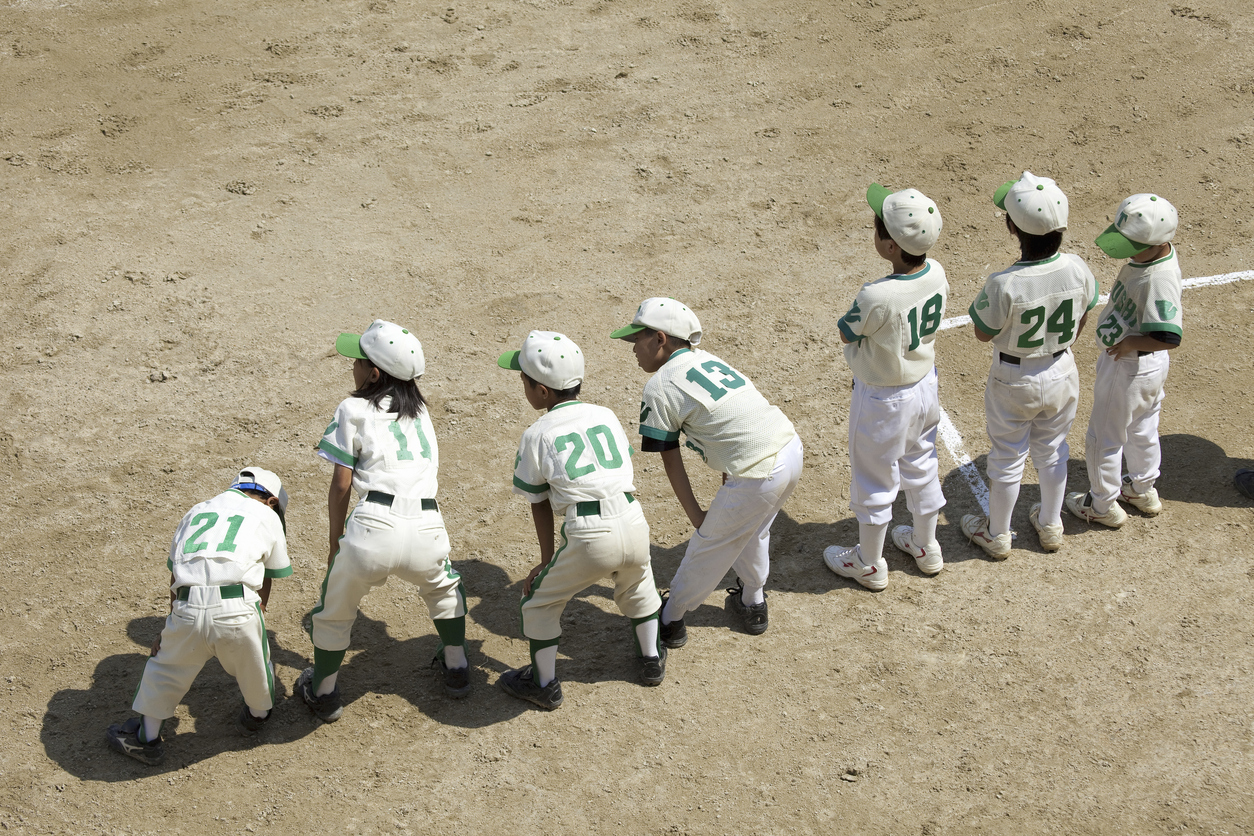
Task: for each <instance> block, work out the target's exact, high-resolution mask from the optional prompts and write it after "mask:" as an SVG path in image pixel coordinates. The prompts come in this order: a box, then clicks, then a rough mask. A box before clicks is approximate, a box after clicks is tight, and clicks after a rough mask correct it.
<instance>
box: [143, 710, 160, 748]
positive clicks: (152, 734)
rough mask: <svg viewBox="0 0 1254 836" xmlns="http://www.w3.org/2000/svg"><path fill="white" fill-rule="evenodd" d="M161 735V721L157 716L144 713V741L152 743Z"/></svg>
mask: <svg viewBox="0 0 1254 836" xmlns="http://www.w3.org/2000/svg"><path fill="white" fill-rule="evenodd" d="M159 737H161V721H160V720H158V719H157V718H156V717H149V716H148V715H147V714H145V715H144V740H143V742H144V743H151V742H152V741H154V740H156V739H157V738H159Z"/></svg>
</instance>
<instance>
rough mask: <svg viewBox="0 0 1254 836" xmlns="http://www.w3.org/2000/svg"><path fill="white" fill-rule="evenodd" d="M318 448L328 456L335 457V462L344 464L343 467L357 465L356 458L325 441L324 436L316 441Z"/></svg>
mask: <svg viewBox="0 0 1254 836" xmlns="http://www.w3.org/2000/svg"><path fill="white" fill-rule="evenodd" d="M318 449H319V450H320V451H321V452H323V453H326V454H327V455H328V456H330V457H331V458H333V459H335V460H336V461H337V462H339V463H340V464H342V465H344V466H345V467H356V466H357V459H356V458H354V457H353V456H350V455H349V454H348V453H345V452H344V451H343V450H341V449H340V448H339V447H336V446H335V445H334V444H332V443H331V442H329V441H327V440H326V439H325V438H324V439H322V440H321V441H319V442H318Z"/></svg>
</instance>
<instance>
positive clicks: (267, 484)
mask: <svg viewBox="0 0 1254 836" xmlns="http://www.w3.org/2000/svg"><path fill="white" fill-rule="evenodd" d="M286 510H287V492H286V491H285V490H283V483H282V482H281V481H280V480H279V477H278V476H276V475H275V474H273V473H271V472H270V471H268V470H262V469H261V468H259V467H246V468H244V469H243V470H241V471H240V473H239V475H238V476H237V477H236V478H235V479H234V480H233V481H232V482H231V487H230V489H229V490H227V491H226V492H225V493H221V494H218V495H217V496H215V497H214V498H213V499H210V500H208V501H207V502H202V503H200V504H199V505H195V506H193V507H192V510H190V511H188V512H187V514H186V516H184V517H183V521H182V522H181V523H179V527H178V530H177V531H175V532H174V542H173V543H172V544H171V546H170V557H169V559H168V560H167V561H166V566H167V567H168V568H169V570H170V615H169V617H167V618H166V620H165V628H164V629H162V631H161V636H160V638H158V639H157V641H156V642H155V643H154V644H153V646H152V653H151V654H150V655H149V659H148V662H147V664H146V665H145V666H144V674H143V678H142V679H141V680H140V682H139V688H138V689H136V691H135V702H134V705H133V708H134V709H135V710H136V711H138V712H139V713H140V714H141V715H143V716H142V717H132V718H131V719H130V720H127V721H126V722H125V723H121V724H118V723H115V724H114V725H112V726H109V729H108V731H107V732H106V737H107V739H108V741H109V747H110V748H112V749H114V750H115V751H118V752H121V753H122V754H124V755H127V756H129V757H132V758H134V759H135V760H137V761H140V762H141V763H146V764H149V765H154V764H158V763H160V762H161V759H162V758H163V757H164V756H165V748H164V747H163V746H162V744H161V724H162V723H163V722H164V721H165V720H167V719H168V718H170V717H173V716H174V710H175V709H176V708H177V707H178V704H179V701H180V700H182V699H183V695H184V694H186V693H187V690H188V689H189V688H191V687H192V681H193V680H195V679H196V674H198V673H200V669H201V668H203V667H204V665H205V662H207V661H209V660H210V659H211V658H213V657H217V659H218V661H219V662H221V663H222V669H223V670H224V671H226V672H227V673H229V674H230V675H231V676H233V677H235V681H236V682H238V683H239V688H240V691H242V692H243V694H244V705H243V706H242V707H241V709H240V713H239V717H238V718H237V719H236V721H235V724H236V727H237V728H239V730H240V732H241V733H243V734H244V735H245V736H246V737H248V736H252V735H254V734H256V733H257V732H258V731H260V730H261V728H262V726H263V724H264V723H265V722H266V721H267V720H269V719H270V715H271V714H272V713H273V709H274V668H273V667H272V666H271V664H270V645H269V642H268V640H267V638H266V620H265V611H266V603H267V602H268V601H269V600H270V582H271V581H272V580H273V579H274V578H286V577H287V576H288V575H290V574H292V564H291V562H290V561H289V560H288V557H287V537H286V535H285V533H284V532H285V527H284V524H283V514H284V512H285V511H286Z"/></svg>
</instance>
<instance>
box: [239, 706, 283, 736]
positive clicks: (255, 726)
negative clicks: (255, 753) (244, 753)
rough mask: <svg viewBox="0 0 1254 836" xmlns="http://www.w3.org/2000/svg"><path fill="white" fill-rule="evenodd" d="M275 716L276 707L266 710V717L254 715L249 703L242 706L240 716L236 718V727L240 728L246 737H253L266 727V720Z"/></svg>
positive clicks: (240, 731)
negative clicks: (249, 708)
mask: <svg viewBox="0 0 1254 836" xmlns="http://www.w3.org/2000/svg"><path fill="white" fill-rule="evenodd" d="M273 716H274V709H273V708H272V709H270V710H269V711H267V712H266V716H265V717H254V716H253V713H252V712H251V711H249V710H248V703H244V704H243V705H242V706H240V711H239V716H238V717H236V718H235V728H237V729H239V733H240V734H242V735H244V737H252V736H253V735H255V734H256V733H257V732H259V731H261V730H262V729H263V728H265V725H266V721H267V720H269V719H270V718H271V717H273Z"/></svg>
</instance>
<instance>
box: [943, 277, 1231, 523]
mask: <svg viewBox="0 0 1254 836" xmlns="http://www.w3.org/2000/svg"><path fill="white" fill-rule="evenodd" d="M1248 279H1254V270H1240V271H1238V272H1236V273H1220V274H1219V275H1218V276H1199V277H1198V278H1195V279H1185V280H1184V282H1182V284H1181V286H1182V287H1183V288H1184V289H1185V290H1188V289H1190V288H1194V287H1214V286H1215V285H1221V284H1232V283H1233V282H1240V281H1246V280H1248ZM1108 298H1109V297H1108V296H1102V297H1101V298H1100V299H1099V300H1098V302H1100V303H1103V304H1104V303H1105V302H1106V300H1107V299H1108ZM970 321H971V317H969V316H955V317H951V318H950V319H942V320H941V324H940V328H938V329H937V330H940V331H944V330H946V329H948V328H958V327H961V326H963V325H966V324H968V323H969V322H970ZM936 434H937V436H939V437H940V440H941V443H942V444H944V445H945V449H946V450H948V451H949V455H950V457H951V458H952V459H953V460H954V462H955V463H956V464H957V465H958V472H959V473H961V474H962V477H963V479H965V480H966V483H967V485H968V486H970V488H971V493H972V494H974V495H975V501H976V502H978V503H979V504H980V508H982V509H984V513H985V514H988V485H986V484H985V483H984V479H983V478H982V477H981V476H980V469H979V468H978V467H976V466H975V462H973V461H971V457H970V456H969V455H968V454H967V449H966V444H965V443H964V442H963V440H962V433H960V432H958V428H957V427H955V426H954V422H953V421H951V420H950V419H949V413H948V412H946V411H945V407H943V406H942V407H941V410H940V424H939V425H938V426H937V428H936Z"/></svg>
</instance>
